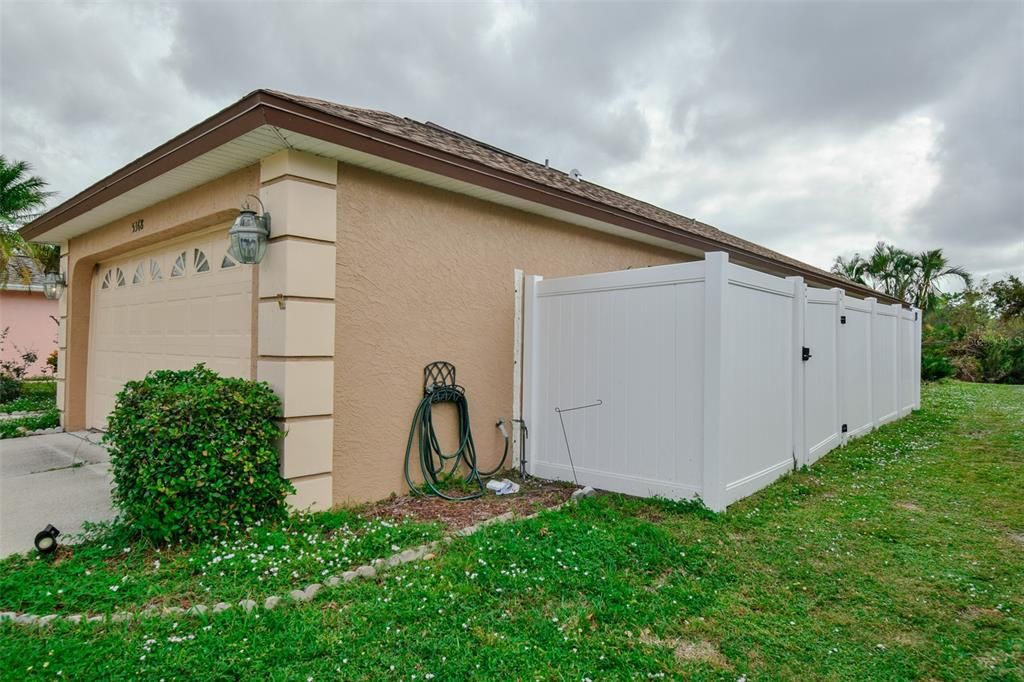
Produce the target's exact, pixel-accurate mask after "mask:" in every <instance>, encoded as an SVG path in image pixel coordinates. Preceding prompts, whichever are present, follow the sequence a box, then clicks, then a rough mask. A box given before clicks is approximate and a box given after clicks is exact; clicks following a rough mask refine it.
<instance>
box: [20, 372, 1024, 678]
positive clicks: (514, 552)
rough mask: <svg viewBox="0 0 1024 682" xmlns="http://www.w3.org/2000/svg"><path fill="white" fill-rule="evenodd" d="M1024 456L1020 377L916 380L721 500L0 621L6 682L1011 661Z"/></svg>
mask: <svg viewBox="0 0 1024 682" xmlns="http://www.w3.org/2000/svg"><path fill="white" fill-rule="evenodd" d="M1022 460H1024V387H1011V386H986V385H970V384H961V383H945V384H940V385H933V386H927V387H926V388H925V394H924V409H922V410H921V411H920V412H918V413H916V414H915V415H914V416H913V417H911V418H908V419H905V420H903V421H901V422H897V423H894V424H890V425H888V426H886V427H884V428H883V429H881V430H880V431H878V432H877V433H875V434H873V435H871V436H868V437H865V438H863V439H860V440H858V441H855V442H854V443H853V444H851V445H850V446H849V447H847V448H845V449H842V450H839V451H836V452H834V453H832V454H830V455H829V456H828V457H826V458H825V459H823V460H822V461H821V462H819V463H818V464H817V465H815V467H814V468H813V469H812V470H810V471H806V472H800V473H798V474H795V475H792V476H790V477H787V478H786V479H784V480H782V481H780V482H779V483H777V484H776V485H774V486H772V487H771V488H769V489H768V490H765V491H763V492H761V493H760V494H758V495H755V496H753V497H751V498H748V499H747V500H744V501H743V502H740V503H737V504H736V505H734V506H733V507H732V508H730V510H729V512H728V513H727V514H724V515H713V514H709V513H707V512H702V511H700V510H698V509H694V508H692V506H689V505H681V504H672V503H667V502H658V501H641V500H636V499H629V498H623V497H618V496H605V497H600V498H596V499H590V500H586V501H584V503H582V504H581V505H579V506H571V507H566V508H565V509H563V510H561V511H558V512H553V513H546V514H544V515H542V516H541V517H539V518H537V519H532V520H525V521H518V522H515V523H510V524H504V525H499V526H491V527H488V528H486V529H485V530H483V531H481V532H480V533H478V534H476V535H473V536H470V537H468V538H462V539H459V540H457V541H455V542H454V543H452V544H451V545H449V546H448V547H447V548H446V549H445V550H443V551H442V552H441V554H440V555H439V556H438V558H437V559H435V560H434V561H425V562H420V563H416V564H410V565H406V566H405V567H402V568H399V569H395V570H394V571H392V572H389V573H386V574H385V575H384V577H383V578H381V579H380V580H378V581H376V582H359V581H357V582H354V583H350V584H347V585H342V586H340V587H338V588H337V589H334V590H330V591H324V592H321V594H320V595H318V597H317V599H316V600H315V601H314V602H312V603H310V604H305V605H289V606H287V607H279V608H278V609H277V610H274V611H271V612H262V613H260V614H259V615H258V616H257V615H256V614H255V613H254V614H253V615H249V616H246V615H244V614H243V613H241V612H238V611H237V610H235V611H231V612H227V613H225V614H221V615H220V616H216V617H209V618H204V617H196V618H191V617H180V618H177V619H169V618H161V619H151V620H146V621H141V622H135V623H131V624H106V625H92V626H72V625H69V624H66V623H64V624H56V625H55V626H54V627H52V628H51V629H50V630H44V631H39V630H34V629H33V630H29V629H24V628H21V627H16V626H12V625H3V626H0V637H2V644H0V677H3V678H4V679H19V680H20V679H33V678H35V677H40V678H47V679H97V678H101V679H117V680H129V679H166V680H171V679H224V680H234V679H259V680H309V679H313V680H324V679H346V680H347V679H367V680H376V679H396V680H397V679H404V680H412V679H415V680H417V681H419V680H427V679H435V680H442V679H444V680H463V679H471V678H473V679H501V680H506V679H523V680H530V679H543V680H548V679H565V680H584V679H588V678H589V679H593V680H599V679H616V680H617V679H694V680H704V679H721V680H729V681H730V682H732V681H735V680H737V679H738V678H740V677H741V676H745V677H746V679H747V680H748V681H749V682H753V681H755V680H809V679H835V680H911V679H915V680H916V679H936V680H985V679H989V680H1008V679H1009V680H1012V679H1024V620H1022V616H1024V502H1022V491H1024V471H1022ZM22 570H23V571H25V573H24V579H25V580H26V581H28V580H33V581H35V580H41V579H43V578H41V577H40V576H39V575H38V574H37V573H32V571H33V570H38V569H37V568H36V569H33V568H28V567H26V568H21V569H17V570H11V571H9V572H8V573H7V574H6V575H5V578H4V580H5V582H4V586H3V588H2V589H3V592H2V593H0V609H4V608H7V607H8V606H9V605H10V602H9V600H10V599H11V598H12V597H10V596H9V594H8V590H12V592H11V594H24V590H25V589H27V588H17V589H15V588H10V587H8V585H10V584H12V583H11V581H12V580H13V581H15V582H16V581H17V578H18V574H19V572H20V571H22ZM19 590H20V591H19ZM106 597H107V595H103V599H106ZM78 598H79V599H80V602H79V603H84V602H85V601H87V600H88V596H87V595H81V596H80V597H78ZM97 603H106V602H105V601H102V602H101V601H100V597H97ZM58 673H59V675H58Z"/></svg>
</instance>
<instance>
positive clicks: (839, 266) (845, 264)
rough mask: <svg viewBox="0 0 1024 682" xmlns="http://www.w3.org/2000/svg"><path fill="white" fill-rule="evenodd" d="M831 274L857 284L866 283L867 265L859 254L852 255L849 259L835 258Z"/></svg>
mask: <svg viewBox="0 0 1024 682" xmlns="http://www.w3.org/2000/svg"><path fill="white" fill-rule="evenodd" d="M832 272H833V273H835V274H837V275H839V276H841V277H845V278H846V279H848V280H850V281H851V282H856V283H857V284H867V283H868V282H867V276H868V263H867V261H866V260H864V259H863V258H861V255H860V254H859V253H855V254H853V256H852V257H850V258H843V257H842V256H836V259H835V260H834V261H833V262H832Z"/></svg>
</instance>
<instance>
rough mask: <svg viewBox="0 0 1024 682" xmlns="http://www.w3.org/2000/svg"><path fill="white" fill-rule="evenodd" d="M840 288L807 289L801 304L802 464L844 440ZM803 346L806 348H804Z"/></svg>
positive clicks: (841, 298) (810, 462) (815, 458)
mask: <svg viewBox="0 0 1024 682" xmlns="http://www.w3.org/2000/svg"><path fill="white" fill-rule="evenodd" d="M842 300H843V292H842V290H841V289H807V290H806V306H805V308H804V342H803V343H804V348H803V349H801V351H802V352H801V359H802V362H803V375H804V419H803V424H804V432H805V436H804V447H805V448H806V450H805V456H804V462H803V463H804V464H813V463H814V462H816V461H818V460H819V459H820V458H821V457H822V456H824V455H825V454H826V453H827V452H828V451H829V450H831V449H832V448H834V447H836V446H837V445H839V444H840V443H842V440H843V432H842V421H841V419H840V412H841V410H840V404H839V400H840V396H839V360H840V357H839V345H840V334H841V329H842V324H843V317H842V316H843V312H842ZM805 349H806V350H805Z"/></svg>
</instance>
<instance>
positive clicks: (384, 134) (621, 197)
mask: <svg viewBox="0 0 1024 682" xmlns="http://www.w3.org/2000/svg"><path fill="white" fill-rule="evenodd" d="M267 125H269V126H274V127H276V128H277V129H278V130H279V131H282V132H284V133H285V134H287V132H288V131H291V132H295V133H299V134H303V135H307V136H309V137H312V138H314V139H320V140H324V141H327V142H331V143H334V144H337V145H339V146H342V147H345V148H349V149H353V150H356V151H359V152H362V153H365V154H369V155H371V156H377V157H381V158H386V159H390V160H391V161H394V162H396V163H399V164H403V165H410V166H413V167H417V168H420V169H422V170H425V171H427V172H431V173H435V174H440V175H443V176H448V177H452V178H455V179H457V180H460V181H463V182H466V183H469V184H475V185H478V186H480V187H483V188H487V189H491V190H493V191H496V192H500V193H502V194H505V195H507V196H510V197H515V198H519V199H525V200H526V201H530V202H533V203H540V204H542V205H546V206H548V207H551V208H554V209H557V210H562V211H566V212H569V213H574V214H576V215H579V216H582V217H585V218H589V219H593V220H597V221H600V222H603V223H606V224H611V225H615V226H618V227H620V228H624V229H627V230H630V231H635V232H638V233H642V234H646V235H648V236H652V237H655V238H659V239H663V240H667V241H671V242H675V243H678V244H680V245H682V246H685V247H687V248H689V249H691V250H693V251H695V252H707V251H727V252H729V253H731V254H732V255H733V256H734V257H735V259H736V260H737V261H739V262H742V263H744V264H746V265H750V266H753V267H757V268H761V269H765V270H768V271H771V272H774V273H775V274H781V275H801V276H803V277H804V278H805V279H806V280H807V281H808V282H809V283H813V284H816V285H818V286H826V287H843V288H844V289H846V290H847V291H848V292H849V293H852V294H856V295H860V296H875V297H877V298H878V300H879V301H882V302H896V300H897V299H894V298H892V297H891V296H888V295H886V294H884V293H882V292H878V291H876V290H873V289H871V288H869V287H867V286H864V285H862V284H858V283H855V282H852V281H850V280H848V279H846V278H844V277H841V276H839V275H836V274H833V273H831V272H827V271H825V270H822V269H820V268H817V267H814V266H812V265H809V264H807V263H803V262H801V261H799V260H796V259H794V258H790V257H789V256H786V255H784V254H781V253H778V252H776V251H772V250H771V249H768V248H765V247H763V246H761V245H759V244H755V243H754V242H750V241H747V240H745V239H740V238H739V237H736V236H734V235H731V234H729V233H728V232H723V231H722V230H719V229H718V228H715V227H713V226H711V225H708V224H706V223H702V222H700V221H699V220H695V219H693V218H688V217H686V216H682V215H679V214H676V213H672V212H671V211H667V210H665V209H663V208H659V207H657V206H654V205H652V204H649V203H647V202H644V201H640V200H638V199H634V198H632V197H629V196H626V195H625V194H621V193H619V192H616V191H614V190H611V189H608V188H607V187H602V186H601V185H597V184H594V183H592V182H588V181H586V180H582V179H580V180H577V179H574V178H573V177H571V176H570V175H568V174H567V173H564V172H562V171H559V170H556V169H554V168H550V167H548V166H546V165H543V164H540V163H536V162H534V161H530V160H529V159H526V158H523V157H521V156H518V155H516V154H513V153H511V152H507V151H505V150H502V149H499V148H497V147H494V146H492V145H489V144H487V143H484V142H481V141H479V140H475V139H473V138H471V137H468V136H466V135H462V134H460V133H457V132H455V131H453V130H449V129H447V128H444V127H442V126H439V125H436V124H433V123H422V122H419V121H414V120H412V119H409V118H403V117H400V116H396V115H394V114H389V113H387V112H383V111H375V110H372V109H362V108H358V107H352V106H346V105H342V104H337V103H334V102H328V101H325V100H320V99H315V98H312V97H302V96H299V95H292V94H289V93H284V92H278V91H273V90H256V91H254V92H252V93H249V94H248V95H246V96H245V97H243V98H242V99H240V100H239V101H238V102H236V103H234V104H232V105H231V106H229V107H226V108H225V109H222V110H221V111H219V112H217V113H216V114H214V115H213V116H211V117H209V118H208V119H206V120H205V121H202V122H200V123H198V124H197V125H195V126H193V127H192V128H189V129H188V130H186V131H185V132H183V133H181V134H180V135H177V136H176V137H174V138H172V139H171V140H169V141H168V142H166V143H164V144H163V145H161V146H160V147H157V148H156V149H154V150H152V151H150V152H148V153H147V154H144V155H143V156H141V157H139V158H138V159H136V160H134V161H132V162H131V163H129V164H128V165H126V166H125V167H124V168H122V169H120V170H118V171H115V172H114V173H112V174H110V175H109V176H107V177H106V178H103V179H102V180H100V181H98V182H96V183H94V184H93V185H92V186H90V187H89V188H87V189H85V190H83V191H82V192H79V193H78V194H77V195H75V196H73V197H71V198H70V199H68V200H67V201H65V202H63V203H61V204H60V205H58V206H56V207H54V208H52V209H50V210H49V211H47V212H46V213H44V214H43V215H41V216H39V217H37V218H36V219H35V220H33V221H32V222H30V223H29V224H28V225H26V226H24V227H23V228H22V229H21V234H22V236H24V237H25V238H26V239H29V240H34V239H42V238H45V236H46V235H47V233H49V232H50V231H51V230H53V229H54V228H56V227H58V226H60V225H62V224H64V223H66V222H67V221H70V220H72V219H74V218H75V217H77V216H80V215H82V214H84V213H87V212H88V211H90V210H92V209H94V208H96V207H97V206H100V205H103V204H104V203H105V202H108V201H110V200H111V199H113V198H115V197H117V196H120V195H121V194H123V193H125V192H128V191H130V190H131V189H133V188H135V187H138V186H139V185H141V184H143V183H145V182H147V181H148V180H152V179H154V178H157V177H159V176H160V175H162V174H165V173H168V172H170V171H171V170H173V169H174V168H176V167H178V166H179V165H181V164H183V163H186V162H188V161H190V160H192V159H195V158H197V157H199V156H201V155H202V154H204V153H206V152H208V151H211V150H213V149H215V148H217V147H218V145H222V144H225V143H227V142H229V141H231V140H232V139H234V138H235V137H238V136H240V135H243V134H245V133H246V132H248V131H250V130H253V129H255V128H258V127H260V126H267Z"/></svg>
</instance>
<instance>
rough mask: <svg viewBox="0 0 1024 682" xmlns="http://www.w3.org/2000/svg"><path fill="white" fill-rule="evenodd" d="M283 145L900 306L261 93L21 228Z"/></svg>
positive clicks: (68, 228) (43, 232)
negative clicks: (716, 253)
mask: <svg viewBox="0 0 1024 682" xmlns="http://www.w3.org/2000/svg"><path fill="white" fill-rule="evenodd" d="M282 149H295V150H298V151H304V152H308V153H311V154H317V155H320V156H324V157H328V158H335V159H338V160H340V161H343V162H345V163H350V164H353V165H357V166H362V167H365V168H369V169H372V170H376V171H379V172H382V173H387V174H389V175H394V176H397V177H401V178H406V179H409V180H413V181H416V182H420V183H424V184H428V185H432V186H435V187H439V188H442V189H446V190H449V191H454V192H459V193H462V194H467V195H470V196H474V197H477V198H480V199H482V200H485V201H490V202H493V203H498V204H503V205H506V206H511V207H514V208H518V209H521V210H524V211H528V212H531V213H536V214H540V215H545V216H548V217H552V218H556V219H558V220H563V221H566V222H570V223H574V224H577V225H582V226H585V227H588V228H591V229H596V230H600V231H602V232H607V233H611V234H616V235H620V236H625V237H628V238H630V239H636V240H639V241H643V242H646V243H650V244H656V245H659V246H664V247H667V248H671V249H674V250H677V251H680V252H683V253H688V254H690V255H701V254H703V253H706V252H708V251H725V252H727V253H729V255H730V257H731V258H733V259H734V260H736V261H737V262H740V263H742V264H744V265H748V266H750V267H754V268H756V269H759V270H763V271H767V272H771V273H773V274H777V275H784V276H785V275H799V276H802V277H804V278H805V279H806V280H807V281H808V283H810V284H813V285H816V286H824V287H842V288H844V289H846V290H847V292H849V293H851V294H855V295H859V296H874V297H876V298H878V299H879V300H881V301H885V302H892V303H898V302H901V301H898V300H897V299H895V298H891V297H889V296H886V295H885V294H883V293H881V292H877V291H875V290H873V289H871V288H869V287H866V286H863V285H858V284H855V283H852V282H849V281H847V280H845V279H843V278H840V277H837V276H830V275H827V274H825V273H821V272H820V271H817V270H816V269H810V268H808V269H802V268H800V267H798V266H795V265H792V264H790V263H784V262H779V261H776V260H773V259H771V258H769V257H767V256H765V255H764V254H761V253H757V252H754V251H750V250H747V249H743V248H740V247H737V246H735V245H731V244H725V243H721V242H718V241H715V240H713V239H709V238H706V237H702V236H700V235H696V234H693V233H690V232H686V231H684V230H681V229H679V228H677V227H673V226H669V225H665V224H662V223H659V222H657V221H654V220H650V219H647V218H643V217H640V216H637V215H635V214H631V213H629V212H627V211H623V210H621V209H618V208H615V207H611V206H608V205H606V204H603V203H600V202H598V201H594V200H591V199H588V198H585V197H581V196H578V195H575V194H571V193H569V192H564V191H561V190H559V189H557V188H553V187H550V186H547V185H543V184H541V183H537V182H534V181H532V180H529V179H526V178H523V177H521V176H518V175H514V174H512V173H507V172H504V171H501V170H498V169H495V168H492V167H489V166H486V165H484V164H482V163H479V162H476V161H472V160H469V159H465V158H462V157H459V156H455V155H452V154H449V153H446V152H443V151H439V150H437V149H433V148H430V147H427V146H424V145H421V144H419V143H416V142H413V141H411V140H408V139H405V138H401V137H397V136H394V135H390V134H388V133H386V132H382V131H380V130H376V129H373V128H369V127H366V126H364V125H361V124H359V123H356V122H353V121H350V120H347V119H345V118H341V117H339V116H334V115H332V114H329V113H326V112H324V111H321V110H319V109H315V108H311V107H308V106H305V105H303V104H301V103H299V102H295V101H292V100H289V99H285V98H282V97H278V96H276V95H274V94H273V93H269V92H265V91H261V90H257V91H256V92H253V93H251V94H249V95H247V96H246V97H244V98H243V99H241V100H239V101H238V102H236V103H235V104H233V105H231V106H229V107H228V108H226V109H224V110H222V111H220V112H218V113H217V114H215V115H214V116H211V117H210V118H208V119H206V120H205V121H203V122H201V123H199V124H198V125H196V126H193V127H192V128H190V129H188V130H186V131H185V132H184V133H182V134H180V135H178V136H177V137H175V138H173V139H171V140H170V141H168V142H166V143H165V144H163V145H161V146H160V147H157V148H156V149H154V150H153V151H151V152H149V153H148V154H146V155H144V156H142V157H139V158H138V159H136V160H135V161H132V162H131V163H129V164H128V165H127V166H125V167H124V168H122V169H120V170H118V171H116V172H114V173H112V174H111V175H109V176H107V177H106V178H104V179H102V180H100V181H99V182H97V183H95V184H94V185H92V186H91V187H89V188H87V189H85V190H83V191H82V192H80V193H78V194H76V195H75V196H73V197H71V198H70V199H68V200H67V201H65V202H63V203H61V204H59V205H58V206H56V207H54V208H53V209H51V210H49V211H47V212H46V213H44V214H42V215H41V216H39V217H38V218H36V219H35V220H33V221H32V222H30V223H28V224H27V225H25V226H24V227H22V228H21V234H22V236H23V237H24V238H25V239H27V240H32V241H48V242H62V241H67V240H70V239H72V238H73V237H76V236H78V235H81V234H84V233H86V232H89V231H90V230H93V229H95V228H97V227H100V226H102V225H106V224H107V223H110V222H112V221H114V220H117V219H119V218H122V217H124V216H126V215H130V214H131V213H134V212H137V211H139V210H141V209H144V208H146V207H148V206H151V205H153V204H155V203H158V202H160V201H163V200H165V199H169V198H171V197H174V196H176V195H178V194H181V193H182V192H185V191H187V190H189V189H192V188H194V187H198V186H200V185H203V184H205V183H207V182H210V181H212V180H214V179H216V178H219V177H221V176H223V175H226V174H228V173H231V172H233V171H236V170H239V169H242V168H245V167H248V166H251V165H252V164H255V163H258V162H259V161H260V160H261V159H263V158H265V157H266V156H269V155H270V154H273V153H274V152H276V151H279V150H282Z"/></svg>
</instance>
